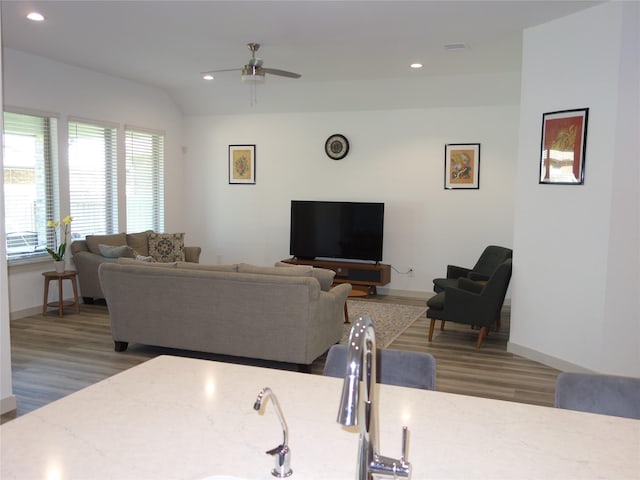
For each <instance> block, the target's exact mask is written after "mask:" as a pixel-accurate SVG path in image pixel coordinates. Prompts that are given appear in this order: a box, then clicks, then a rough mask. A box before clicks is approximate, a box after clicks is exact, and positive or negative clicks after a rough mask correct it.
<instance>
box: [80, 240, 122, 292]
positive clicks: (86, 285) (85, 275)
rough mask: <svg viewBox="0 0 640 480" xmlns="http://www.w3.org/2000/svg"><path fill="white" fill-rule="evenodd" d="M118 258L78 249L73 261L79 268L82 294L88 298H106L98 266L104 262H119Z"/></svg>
mask: <svg viewBox="0 0 640 480" xmlns="http://www.w3.org/2000/svg"><path fill="white" fill-rule="evenodd" d="M117 262H118V259H117V258H106V257H103V256H101V255H96V254H95V253H91V252H88V251H78V252H77V253H75V254H74V255H73V263H74V264H75V266H76V270H78V283H79V287H80V294H81V295H82V296H83V297H86V298H104V294H103V293H102V287H101V286H100V279H99V277H98V267H100V265H101V264H102V263H117Z"/></svg>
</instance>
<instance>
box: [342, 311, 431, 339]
mask: <svg viewBox="0 0 640 480" xmlns="http://www.w3.org/2000/svg"><path fill="white" fill-rule="evenodd" d="M347 308H348V310H349V320H350V321H351V323H345V324H344V331H343V332H342V340H340V343H347V340H348V339H349V332H350V331H351V327H352V326H353V323H354V322H355V321H356V320H357V318H358V317H360V316H363V315H369V317H371V320H373V324H374V325H375V329H376V345H377V347H378V348H386V347H388V346H389V345H391V343H392V342H393V341H394V340H395V339H396V338H398V337H399V336H400V335H401V334H402V332H404V331H405V330H406V329H407V328H408V327H409V326H410V325H411V324H412V323H413V322H415V321H416V320H417V319H418V318H419V317H420V316H422V315H424V313H425V312H426V311H427V308H426V307H416V306H412V305H399V304H396V303H379V302H371V301H363V300H347Z"/></svg>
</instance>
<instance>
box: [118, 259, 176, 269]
mask: <svg viewBox="0 0 640 480" xmlns="http://www.w3.org/2000/svg"><path fill="white" fill-rule="evenodd" d="M118 263H119V264H120V265H135V266H139V267H156V268H176V267H177V266H178V262H155V261H153V262H149V261H146V260H136V259H135V258H127V257H120V258H119V259H118Z"/></svg>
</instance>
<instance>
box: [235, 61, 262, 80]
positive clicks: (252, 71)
mask: <svg viewBox="0 0 640 480" xmlns="http://www.w3.org/2000/svg"><path fill="white" fill-rule="evenodd" d="M240 78H242V81H243V82H255V83H263V82H264V68H262V67H256V66H252V65H245V66H244V67H243V68H242V75H241V77H240Z"/></svg>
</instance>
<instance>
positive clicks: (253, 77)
mask: <svg viewBox="0 0 640 480" xmlns="http://www.w3.org/2000/svg"><path fill="white" fill-rule="evenodd" d="M247 48H249V51H250V52H251V58H250V59H249V61H248V62H247V64H246V65H244V66H243V67H242V68H225V69H221V70H209V71H208V72H203V73H202V75H203V78H204V79H205V80H213V74H214V73H220V72H241V78H242V81H244V82H252V83H262V82H264V78H265V74H267V73H268V74H270V75H278V76H280V77H288V78H300V77H301V76H302V75H300V74H299V73H294V72H288V71H286V70H280V69H277V68H265V67H263V66H262V59H261V58H258V57H256V52H257V51H258V49H259V48H260V44H259V43H248V44H247Z"/></svg>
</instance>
